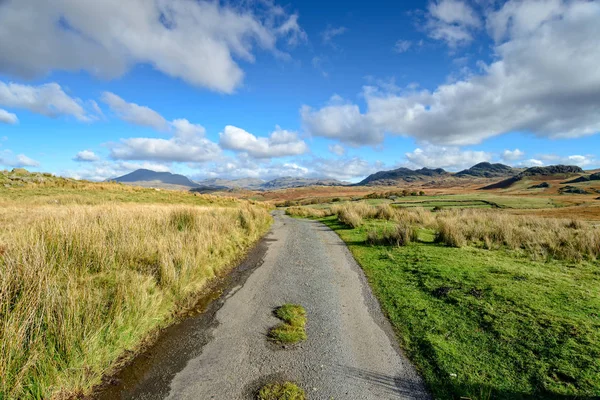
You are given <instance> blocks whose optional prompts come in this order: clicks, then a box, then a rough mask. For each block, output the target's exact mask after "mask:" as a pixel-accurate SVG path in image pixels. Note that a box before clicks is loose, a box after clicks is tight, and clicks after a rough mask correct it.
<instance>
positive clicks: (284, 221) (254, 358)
mask: <svg viewBox="0 0 600 400" xmlns="http://www.w3.org/2000/svg"><path fill="white" fill-rule="evenodd" d="M262 246H263V247H262V248H259V249H258V250H255V252H254V254H251V255H250V257H249V259H250V261H247V263H248V262H250V263H254V265H253V266H246V269H245V271H246V273H245V274H244V273H242V274H241V275H240V277H239V279H238V281H237V282H233V281H232V282H231V284H230V286H231V287H230V288H228V289H227V290H226V291H225V294H224V295H223V296H222V297H221V298H220V299H218V300H217V301H215V302H214V303H213V304H211V306H209V308H208V310H207V311H206V312H205V313H203V314H201V315H199V316H197V317H194V318H192V319H190V321H186V322H184V324H183V325H184V326H183V327H181V326H180V327H178V328H174V329H175V331H174V332H172V333H171V334H169V332H166V333H165V335H166V336H167V337H166V338H164V339H162V340H160V341H159V342H158V343H157V348H155V349H154V350H153V351H150V352H149V353H148V354H146V355H145V356H144V357H146V359H144V360H142V361H140V362H141V364H142V365H143V368H137V369H136V368H135V363H134V365H133V366H132V367H134V368H130V369H131V371H132V372H130V374H129V376H128V377H125V378H124V382H121V383H120V384H118V385H116V386H115V387H113V388H112V390H110V393H109V392H105V394H104V398H119V397H120V398H123V399H165V398H166V399H252V398H255V395H256V391H257V390H258V389H259V388H260V386H262V385H263V384H264V383H267V382H271V381H274V380H291V381H294V382H296V383H297V384H298V385H300V386H301V387H303V388H304V389H305V390H306V392H307V395H308V398H309V399H428V398H429V395H428V394H427V392H426V390H425V389H424V387H423V383H422V381H421V379H420V377H419V376H418V374H417V373H416V371H415V370H414V368H413V367H412V366H411V364H410V363H409V362H408V360H407V359H406V358H405V357H404V356H403V355H402V353H401V352H400V350H399V349H398V346H397V344H396V341H395V339H394V337H393V333H392V329H391V326H390V325H389V323H388V322H387V320H386V319H385V318H384V316H383V315H382V313H381V311H380V309H379V306H378V304H377V301H376V300H375V298H374V297H373V295H372V294H371V291H370V289H369V287H368V285H367V282H366V279H365V277H364V275H363V273H362V270H361V269H360V267H359V266H358V265H357V264H356V262H355V261H354V259H353V258H352V256H351V254H350V253H349V251H348V249H347V247H346V246H345V244H344V243H343V242H342V241H341V239H340V238H339V237H338V236H337V235H336V234H335V233H334V232H333V231H331V230H330V229H329V228H327V227H325V226H324V225H323V224H321V223H318V222H315V221H308V220H298V219H292V218H289V217H287V216H284V215H282V214H281V213H278V214H277V215H276V218H275V223H274V225H273V228H272V230H271V232H270V233H269V235H268V236H267V238H266V239H265V241H263V244H262ZM259 247H260V246H259ZM259 258H260V261H261V262H259V261H258V259H259ZM258 265H260V266H258ZM284 303H297V304H301V305H303V306H304V307H305V308H306V311H307V318H308V322H307V327H306V328H307V333H308V339H307V340H306V341H305V342H303V343H301V344H300V345H296V346H288V347H287V348H285V349H283V348H281V347H280V346H276V345H274V344H272V343H269V342H268V341H267V338H266V334H267V332H268V329H269V328H271V327H273V326H275V325H277V324H278V323H279V322H280V321H279V320H278V319H276V318H275V317H274V316H273V313H272V312H273V309H274V308H275V307H277V306H280V305H282V304H284ZM186 324H187V326H186ZM169 335H170V337H169ZM122 379H123V378H122ZM101 397H102V396H101Z"/></svg>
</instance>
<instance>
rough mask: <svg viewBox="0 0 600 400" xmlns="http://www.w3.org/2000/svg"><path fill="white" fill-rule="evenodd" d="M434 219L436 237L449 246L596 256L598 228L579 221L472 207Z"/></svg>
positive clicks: (568, 257)
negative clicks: (503, 248)
mask: <svg viewBox="0 0 600 400" xmlns="http://www.w3.org/2000/svg"><path fill="white" fill-rule="evenodd" d="M437 221H438V240H439V241H440V242H442V243H445V244H446V245H449V246H454V247H462V246H464V245H467V244H471V245H476V246H483V247H485V248H488V249H493V248H502V247H505V248H509V249H512V250H519V251H525V252H526V253H527V254H529V255H531V256H533V258H535V259H546V258H554V259H562V260H568V261H579V260H582V259H591V260H595V259H597V258H598V256H600V229H598V227H594V226H592V225H590V224H588V223H586V222H583V221H575V220H572V219H570V220H569V219H550V218H540V217H532V216H528V217H525V216H516V215H510V214H505V213H502V212H498V211H496V212H494V211H474V210H461V211H458V210H454V211H447V212H442V213H440V214H439V215H438V216H437Z"/></svg>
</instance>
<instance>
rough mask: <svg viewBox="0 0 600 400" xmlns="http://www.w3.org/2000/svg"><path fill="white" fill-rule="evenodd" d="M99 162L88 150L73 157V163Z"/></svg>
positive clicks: (98, 158)
mask: <svg viewBox="0 0 600 400" xmlns="http://www.w3.org/2000/svg"><path fill="white" fill-rule="evenodd" d="M98 160H100V157H98V156H97V155H96V154H95V153H94V152H93V151H90V150H82V151H80V152H79V153H77V154H76V155H75V157H73V161H78V162H94V161H98Z"/></svg>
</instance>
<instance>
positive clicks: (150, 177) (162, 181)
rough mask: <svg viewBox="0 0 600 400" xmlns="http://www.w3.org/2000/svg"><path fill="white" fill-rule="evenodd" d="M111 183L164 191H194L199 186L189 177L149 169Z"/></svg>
mask: <svg viewBox="0 0 600 400" xmlns="http://www.w3.org/2000/svg"><path fill="white" fill-rule="evenodd" d="M109 181H112V182H121V183H125V184H128V185H134V186H143V187H155V188H163V189H192V188H196V187H198V186H199V185H198V184H197V183H196V182H194V181H192V180H191V179H189V178H188V177H187V176H183V175H179V174H172V173H170V172H156V171H151V170H149V169H138V170H135V171H133V172H131V173H129V174H126V175H123V176H119V177H117V178H112V179H109Z"/></svg>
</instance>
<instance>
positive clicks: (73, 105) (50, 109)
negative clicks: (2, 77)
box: [0, 13, 94, 122]
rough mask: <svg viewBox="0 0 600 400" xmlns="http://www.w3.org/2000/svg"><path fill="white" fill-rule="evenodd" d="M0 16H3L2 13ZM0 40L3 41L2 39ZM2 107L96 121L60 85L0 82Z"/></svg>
mask: <svg viewBox="0 0 600 400" xmlns="http://www.w3.org/2000/svg"><path fill="white" fill-rule="evenodd" d="M0 15H2V14H1V13H0ZM0 19H1V17H0ZM1 29H2V28H1V23H0V30H1ZM0 40H2V39H1V38H0ZM0 53H1V51H0ZM1 57H2V56H0V59H1ZM0 64H1V62H0ZM0 105H3V106H6V107H10V108H22V109H26V110H29V111H31V112H33V113H36V114H42V115H45V116H48V117H53V118H54V117H59V116H67V115H68V116H73V117H75V118H77V119H78V120H80V121H84V122H89V121H92V120H93V119H94V117H93V116H91V115H90V114H88V113H87V112H86V110H85V109H84V108H83V106H82V101H81V100H80V99H76V98H73V97H71V96H69V95H68V94H66V93H65V92H64V91H63V90H62V88H61V86H60V85H59V84H58V83H46V84H43V85H40V86H30V85H21V84H18V83H8V84H6V83H4V82H0ZM13 115H14V114H13Z"/></svg>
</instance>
